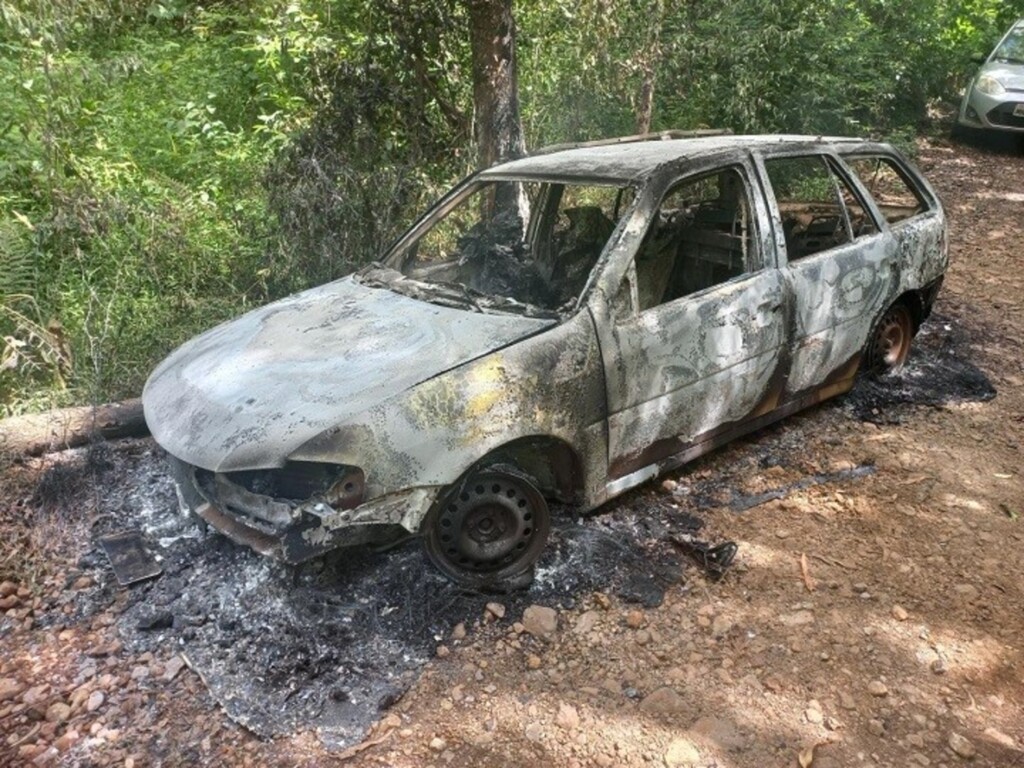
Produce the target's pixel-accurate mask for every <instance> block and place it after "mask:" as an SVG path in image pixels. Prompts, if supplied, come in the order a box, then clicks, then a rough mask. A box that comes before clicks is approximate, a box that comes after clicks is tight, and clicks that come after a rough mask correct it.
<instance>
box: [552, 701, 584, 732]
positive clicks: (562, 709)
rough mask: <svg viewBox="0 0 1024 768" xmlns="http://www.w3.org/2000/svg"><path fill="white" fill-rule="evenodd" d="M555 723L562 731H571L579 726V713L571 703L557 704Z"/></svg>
mask: <svg viewBox="0 0 1024 768" xmlns="http://www.w3.org/2000/svg"><path fill="white" fill-rule="evenodd" d="M555 725H557V726H558V727H559V728H561V729H562V730H563V731H572V730H575V729H576V728H579V727H580V714H579V712H577V711H576V707H574V706H573V705H572V704H565V703H564V702H563V703H561V704H559V705H558V714H557V715H555Z"/></svg>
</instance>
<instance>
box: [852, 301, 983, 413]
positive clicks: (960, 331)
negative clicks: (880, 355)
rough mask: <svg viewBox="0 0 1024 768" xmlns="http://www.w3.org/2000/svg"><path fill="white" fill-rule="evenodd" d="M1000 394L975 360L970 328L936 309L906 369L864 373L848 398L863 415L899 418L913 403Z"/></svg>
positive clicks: (961, 400) (972, 399) (939, 403)
mask: <svg viewBox="0 0 1024 768" xmlns="http://www.w3.org/2000/svg"><path fill="white" fill-rule="evenodd" d="M995 396H996V389H995V387H994V386H993V385H992V382H991V381H990V380H989V378H988V376H986V375H985V373H984V372H983V371H982V370H981V369H980V368H978V366H976V365H975V364H974V363H973V362H972V361H971V349H970V332H969V331H968V329H967V328H966V327H965V326H964V324H963V323H962V322H960V321H957V320H952V319H949V318H946V317H944V316H941V315H932V317H931V318H930V319H929V320H928V321H927V322H926V323H925V324H924V325H923V326H922V327H921V330H920V331H919V332H918V334H917V337H916V338H915V339H914V343H913V345H912V347H911V352H910V357H909V359H908V360H907V363H906V365H904V366H903V368H902V369H901V370H899V371H897V372H895V373H891V374H887V375H885V376H882V377H878V378H874V377H869V376H862V377H861V378H860V379H858V381H857V384H856V386H855V387H854V388H853V390H852V391H851V392H850V393H849V394H848V395H847V396H846V398H845V399H844V400H843V403H844V404H845V406H846V407H847V408H849V409H850V410H851V411H852V413H853V415H854V416H855V417H856V418H857V419H859V420H861V421H868V422H872V423H874V424H899V423H900V422H901V420H902V419H903V417H904V416H905V415H906V413H907V407H908V406H917V405H923V406H943V405H953V404H957V403H971V402H987V401H989V400H991V399H993V398H994V397H995Z"/></svg>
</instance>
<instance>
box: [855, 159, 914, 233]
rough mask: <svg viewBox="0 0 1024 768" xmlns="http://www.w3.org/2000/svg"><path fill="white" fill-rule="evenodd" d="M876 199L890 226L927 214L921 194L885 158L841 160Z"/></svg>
mask: <svg viewBox="0 0 1024 768" xmlns="http://www.w3.org/2000/svg"><path fill="white" fill-rule="evenodd" d="M843 159H844V160H845V161H846V164H847V165H848V166H849V167H850V169H851V170H852V171H853V172H854V173H855V174H857V178H859V179H860V181H861V183H862V184H863V185H864V186H865V187H866V188H867V190H868V192H869V193H870V194H871V196H872V197H873V198H874V199H875V203H876V204H877V206H878V210H879V211H880V212H881V213H882V216H884V217H885V220H886V221H887V222H889V224H890V226H891V225H893V224H898V223H900V222H901V221H906V220H907V219H911V218H913V217H914V216H918V215H920V214H922V213H924V212H925V211H927V210H928V205H927V203H926V202H925V200H924V198H923V197H922V196H921V195H920V193H919V192H918V191H917V190H916V189H915V188H914V187H913V186H912V185H911V183H910V182H909V181H908V180H907V178H906V175H905V174H904V172H903V171H902V170H901V169H900V168H899V166H897V165H896V163H894V162H893V161H892V160H890V159H889V158H887V157H846V158H843Z"/></svg>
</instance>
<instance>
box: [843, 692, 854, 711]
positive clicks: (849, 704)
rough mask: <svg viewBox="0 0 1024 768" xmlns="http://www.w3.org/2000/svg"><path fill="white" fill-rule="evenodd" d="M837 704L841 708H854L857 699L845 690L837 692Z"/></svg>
mask: <svg viewBox="0 0 1024 768" xmlns="http://www.w3.org/2000/svg"><path fill="white" fill-rule="evenodd" d="M839 706H840V707H842V708H843V709H856V708H857V700H856V699H854V698H853V696H851V695H850V694H849V693H847V692H846V691H840V692H839Z"/></svg>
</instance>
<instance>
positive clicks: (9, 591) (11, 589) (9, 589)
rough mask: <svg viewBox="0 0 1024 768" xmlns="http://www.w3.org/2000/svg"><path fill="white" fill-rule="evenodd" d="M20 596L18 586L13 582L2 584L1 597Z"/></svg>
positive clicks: (0, 585) (0, 587) (0, 588)
mask: <svg viewBox="0 0 1024 768" xmlns="http://www.w3.org/2000/svg"><path fill="white" fill-rule="evenodd" d="M16 594H18V585H17V584H15V583H14V582H13V581H5V582H3V583H2V584H0V597H10V596H11V595H16Z"/></svg>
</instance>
